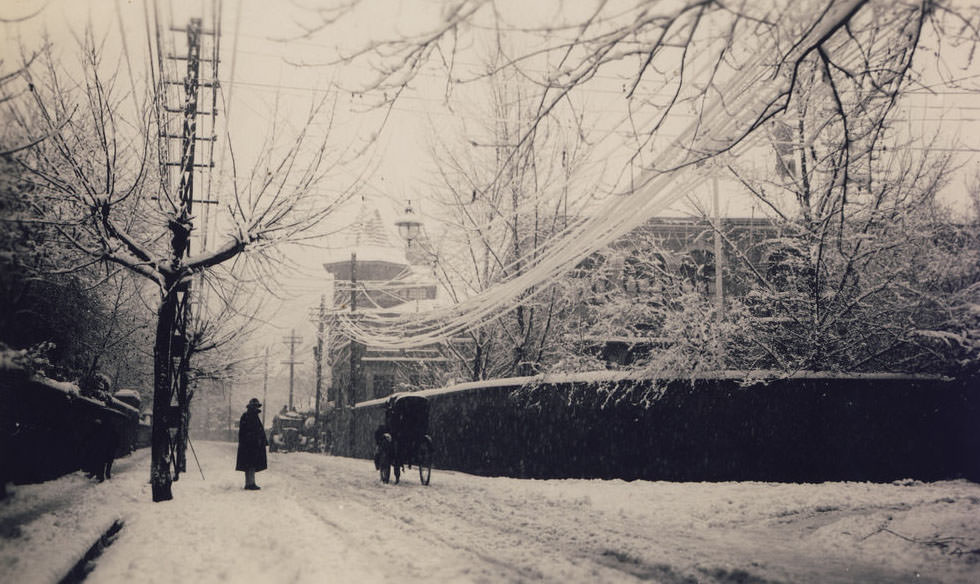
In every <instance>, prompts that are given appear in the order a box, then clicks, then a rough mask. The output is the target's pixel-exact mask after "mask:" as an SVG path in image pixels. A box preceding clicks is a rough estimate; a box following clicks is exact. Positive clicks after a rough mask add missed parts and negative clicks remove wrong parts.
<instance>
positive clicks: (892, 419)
mask: <svg viewBox="0 0 980 584" xmlns="http://www.w3.org/2000/svg"><path fill="white" fill-rule="evenodd" d="M525 382H526V379H525V380H517V381H515V382H511V383H510V384H508V382H507V380H500V381H498V382H496V385H494V386H489V387H488V386H485V385H482V386H481V385H474V384H469V385H468V386H467V385H463V386H458V387H457V388H448V389H441V390H427V391H423V392H420V394H421V395H427V396H428V397H429V399H430V401H431V420H430V431H431V434H432V438H433V441H434V444H435V450H436V462H435V466H436V467H437V468H443V469H452V470H459V471H463V472H468V473H473V474H479V475H488V476H512V477H523V478H621V479H626V480H633V479H646V480H670V481H733V480H757V481H780V482H820V481H875V482H881V481H892V480H898V479H905V478H911V479H918V480H926V481H929V480H939V479H949V478H959V477H965V478H969V479H971V480H974V481H976V480H980V388H978V384H977V380H976V379H972V380H944V379H938V378H926V377H913V376H893V375H880V376H846V377H844V376H842V377H829V376H822V375H810V376H804V377H799V378H792V379H775V380H770V381H768V382H766V383H754V384H749V385H743V384H742V383H740V380H739V379H738V378H737V377H725V378H716V379H699V380H695V381H693V382H692V381H688V380H685V381H664V380H637V379H620V380H618V381H606V382H588V381H562V382H553V383H537V384H535V385H532V386H527V385H523V383H525ZM644 395H646V396H649V395H657V396H658V398H657V399H655V400H653V401H652V402H648V403H647V404H646V405H643V404H641V403H639V398H640V397H641V396H644ZM610 396H616V397H617V398H619V399H610ZM383 412H384V400H376V401H373V402H365V403H363V404H359V405H358V406H357V407H356V408H355V409H354V433H353V455H354V456H358V457H363V458H369V457H370V456H371V455H372V453H373V432H374V429H375V427H376V426H377V425H378V424H379V423H381V420H382V419H383V415H384V414H383Z"/></svg>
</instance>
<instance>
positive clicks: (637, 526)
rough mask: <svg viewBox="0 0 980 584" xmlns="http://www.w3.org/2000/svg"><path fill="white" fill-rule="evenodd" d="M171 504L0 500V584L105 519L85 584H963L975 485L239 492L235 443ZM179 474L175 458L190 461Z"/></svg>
mask: <svg viewBox="0 0 980 584" xmlns="http://www.w3.org/2000/svg"><path fill="white" fill-rule="evenodd" d="M195 445H196V447H197V454H198V456H199V457H200V459H201V464H202V466H203V467H204V472H205V475H206V480H202V479H201V476H200V474H198V472H197V469H196V468H191V469H190V470H191V472H188V473H187V474H185V475H183V476H182V477H181V479H180V481H179V482H177V483H175V485H174V495H175V500H173V501H170V502H167V503H156V504H155V503H152V502H150V491H149V485H148V484H146V483H147V477H148V472H149V471H148V465H149V462H148V452H146V451H141V452H139V453H137V454H136V455H133V456H130V457H127V458H124V459H122V460H120V461H118V462H117V469H118V470H117V473H116V475H115V476H114V478H113V479H112V480H111V481H109V482H106V483H103V484H94V483H92V482H90V481H88V480H87V479H85V478H84V477H83V476H82V475H81V474H80V473H76V474H73V475H69V476H66V477H63V478H61V479H59V480H57V481H52V482H49V483H45V484H42V485H29V486H18V487H15V488H13V491H14V493H13V496H12V497H11V498H10V499H9V500H8V501H5V502H0V582H18V583H22V582H57V581H58V580H59V579H60V578H61V577H62V576H64V574H65V573H67V572H68V570H69V569H70V568H71V566H72V565H73V564H74V563H75V562H76V561H77V560H78V559H79V558H80V557H81V556H82V555H83V554H84V552H85V550H86V549H87V548H88V546H89V545H91V544H92V542H94V541H95V539H96V538H97V537H98V535H99V534H100V533H101V532H102V531H104V530H105V529H106V528H108V527H109V525H111V524H112V522H113V521H115V520H116V519H121V520H122V521H123V522H124V527H123V528H122V531H121V532H120V533H119V536H118V538H117V540H116V541H115V543H114V544H112V545H111V546H110V547H109V548H107V549H106V550H105V552H104V554H103V555H102V556H101V557H100V558H98V560H97V561H96V564H95V567H94V570H93V571H92V572H91V574H90V575H89V577H88V579H87V580H86V582H91V583H93V584H98V583H100V582H101V583H107V582H108V583H123V582H126V583H130V582H133V583H140V582H161V583H164V582H166V583H170V582H235V583H242V582H271V583H278V582H284V583H285V582H299V583H306V582H310V583H313V582H358V583H360V582H526V581H545V582H629V581H650V582H663V583H668V584H680V583H683V584H689V583H696V582H708V583H710V582H740V583H769V582H814V583H817V582H819V583H833V582H849V583H850V582H964V583H966V582H978V581H980V485H977V484H973V483H969V482H966V481H952V482H941V483H932V484H923V483H918V482H914V481H907V482H904V483H894V484H885V485H878V484H866V483H826V484H818V485H784V484H771V483H662V482H643V481H636V482H632V483H627V482H623V481H582V480H560V481H531V480H517V479H505V478H484V477H475V476H470V475H465V474H461V473H453V472H446V471H439V470H438V469H436V470H433V474H432V484H431V485H430V486H428V487H423V486H422V485H420V484H419V481H418V474H417V473H416V472H409V473H407V474H406V475H405V476H403V479H404V480H403V482H402V483H401V484H398V485H393V484H389V485H384V484H381V483H380V482H379V481H378V478H377V473H376V472H375V471H374V468H373V465H372V464H371V462H370V461H364V460H355V459H348V458H338V457H330V456H322V455H315V454H305V453H290V454H278V453H277V454H272V455H270V460H269V462H270V470H269V471H266V472H263V473H259V475H258V478H259V484H260V485H262V490H261V491H257V492H249V491H244V490H242V484H243V478H242V473H236V472H235V471H233V470H231V469H233V468H234V463H235V457H234V453H235V451H234V448H235V446H234V445H233V444H224V443H199V444H195ZM191 464H193V458H192V459H191Z"/></svg>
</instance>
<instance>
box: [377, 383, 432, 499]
mask: <svg viewBox="0 0 980 584" xmlns="http://www.w3.org/2000/svg"><path fill="white" fill-rule="evenodd" d="M428 432H429V400H428V399H426V398H425V397H424V396H421V395H415V394H411V393H396V394H394V395H392V396H391V397H389V398H388V402H387V403H386V404H385V423H384V424H383V425H381V426H378V428H377V430H375V432H374V442H375V445H376V448H375V454H374V466H375V468H377V469H378V470H379V471H380V473H381V482H383V483H387V482H388V481H389V480H391V472H392V470H394V473H395V483H398V481H399V479H401V474H402V467H403V466H407V467H409V468H411V467H412V465H415V466H417V467H418V469H419V479H420V480H421V481H422V484H423V485H428V484H429V479H430V477H431V476H432V438H431V437H430V436H429V434H428Z"/></svg>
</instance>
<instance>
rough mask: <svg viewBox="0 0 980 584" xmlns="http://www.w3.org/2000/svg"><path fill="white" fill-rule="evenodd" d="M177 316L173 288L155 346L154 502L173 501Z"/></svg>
mask: <svg viewBox="0 0 980 584" xmlns="http://www.w3.org/2000/svg"><path fill="white" fill-rule="evenodd" d="M176 314H177V292H176V290H174V287H173V286H168V287H167V293H166V295H164V297H163V300H162V301H161V302H160V309H159V310H158V311H157V332H156V338H155V340H154V343H153V427H152V430H151V434H150V485H151V486H152V490H153V502H155V503H156V502H160V501H169V500H171V499H173V498H174V496H173V493H172V492H171V489H170V485H171V483H172V481H171V477H170V429H169V427H168V419H169V417H170V400H171V396H170V390H171V387H172V386H173V384H172V379H171V376H172V375H173V367H172V363H173V361H172V359H171V349H172V347H171V343H172V340H173V326H174V317H175V316H176Z"/></svg>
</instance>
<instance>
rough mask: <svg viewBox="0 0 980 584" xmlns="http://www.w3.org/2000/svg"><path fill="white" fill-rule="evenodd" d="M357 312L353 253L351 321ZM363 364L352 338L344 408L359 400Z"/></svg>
mask: <svg viewBox="0 0 980 584" xmlns="http://www.w3.org/2000/svg"><path fill="white" fill-rule="evenodd" d="M356 312H357V252H356V251H352V252H351V253H350V313H351V320H352V321H353V319H354V313H356ZM360 364H361V356H360V353H359V351H358V346H357V341H355V340H354V337H353V336H351V338H350V389H349V392H348V395H347V399H345V400H342V401H343V402H344V403H343V404H342V406H347V405H350V406H353V405H354V402H355V400H356V399H357V376H358V375H359V374H360V371H358V369H359V368H360Z"/></svg>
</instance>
